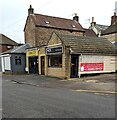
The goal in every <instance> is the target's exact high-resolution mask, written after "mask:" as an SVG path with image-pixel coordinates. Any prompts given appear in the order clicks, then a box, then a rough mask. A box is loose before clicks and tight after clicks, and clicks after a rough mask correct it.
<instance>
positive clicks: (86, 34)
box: [84, 28, 97, 37]
mask: <svg viewBox="0 0 117 120" xmlns="http://www.w3.org/2000/svg"><path fill="white" fill-rule="evenodd" d="M84 30H85V33H84V36H89V37H97V35H96V33H95V32H94V31H93V30H92V29H87V28H84Z"/></svg>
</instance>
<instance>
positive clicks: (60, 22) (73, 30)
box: [24, 5, 85, 47]
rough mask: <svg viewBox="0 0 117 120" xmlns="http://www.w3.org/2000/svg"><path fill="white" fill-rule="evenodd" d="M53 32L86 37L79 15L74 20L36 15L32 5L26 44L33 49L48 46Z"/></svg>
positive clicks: (26, 26) (25, 28)
mask: <svg viewBox="0 0 117 120" xmlns="http://www.w3.org/2000/svg"><path fill="white" fill-rule="evenodd" d="M53 32H59V33H60V34H67V35H78V36H84V33H85V30H84V28H83V27H82V26H81V24H80V23H79V17H78V16H77V14H75V16H74V17H73V20H71V19H65V18H59V17H53V16H48V15H42V14H35V13H34V9H33V8H32V6H31V5H30V8H29V9H28V17H27V20H26V24H25V27H24V36H25V43H30V44H31V45H32V46H33V47H36V46H42V45H47V42H48V40H49V39H50V37H51V34H52V33H53Z"/></svg>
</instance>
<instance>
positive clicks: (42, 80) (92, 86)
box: [2, 73, 117, 94]
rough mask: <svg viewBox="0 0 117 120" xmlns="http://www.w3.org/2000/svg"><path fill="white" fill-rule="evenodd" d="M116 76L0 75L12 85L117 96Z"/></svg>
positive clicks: (114, 74) (113, 74)
mask: <svg viewBox="0 0 117 120" xmlns="http://www.w3.org/2000/svg"><path fill="white" fill-rule="evenodd" d="M116 75H117V73H111V74H98V75H93V76H92V75H90V76H88V75H87V76H83V77H81V78H72V79H69V80H65V79H59V78H54V77H47V76H40V75H4V74H3V75H2V77H3V78H6V79H7V80H11V81H12V82H14V83H18V84H25V85H32V86H36V87H47V88H63V89H71V90H73V91H76V92H94V93H106V94H117V92H116V89H115V88H116Z"/></svg>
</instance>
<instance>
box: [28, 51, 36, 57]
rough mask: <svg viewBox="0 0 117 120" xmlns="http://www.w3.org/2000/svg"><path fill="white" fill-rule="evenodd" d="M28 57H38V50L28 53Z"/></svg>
mask: <svg viewBox="0 0 117 120" xmlns="http://www.w3.org/2000/svg"><path fill="white" fill-rule="evenodd" d="M27 56H38V50H32V51H28V52H27Z"/></svg>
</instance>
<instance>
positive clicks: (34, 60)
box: [29, 56, 38, 74]
mask: <svg viewBox="0 0 117 120" xmlns="http://www.w3.org/2000/svg"><path fill="white" fill-rule="evenodd" d="M29 73H32V74H38V56H35V57H29Z"/></svg>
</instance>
